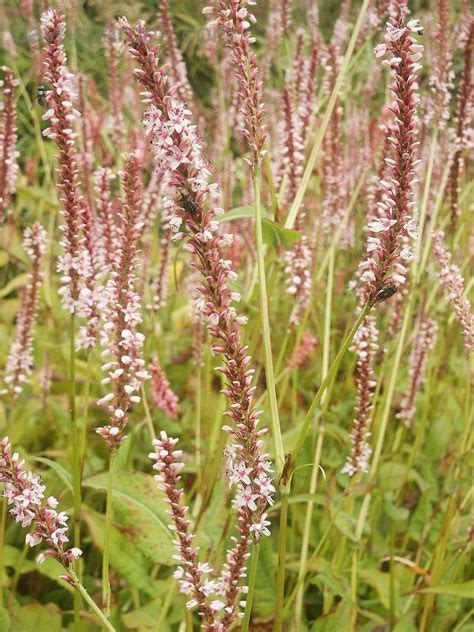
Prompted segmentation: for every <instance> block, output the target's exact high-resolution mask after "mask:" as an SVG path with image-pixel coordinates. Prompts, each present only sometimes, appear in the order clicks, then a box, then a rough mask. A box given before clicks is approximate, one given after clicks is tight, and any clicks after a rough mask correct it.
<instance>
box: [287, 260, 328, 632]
mask: <svg viewBox="0 0 474 632" xmlns="http://www.w3.org/2000/svg"><path fill="white" fill-rule="evenodd" d="M334 263H335V252H334V249H333V248H331V250H330V257H329V269H328V283H327V288H326V306H325V316H324V343H323V362H322V371H321V374H322V377H323V378H324V377H325V376H326V375H327V374H328V371H329V354H330V346H331V311H332V291H333V279H334ZM327 392H328V391H325V393H326V395H325V399H327ZM323 441H324V425H323V424H321V425H320V427H319V428H318V436H317V440H316V450H315V455H314V463H313V466H312V469H311V480H310V487H309V493H310V494H311V495H313V494H315V493H316V488H317V485H318V478H319V467H320V463H321V454H322V450H323ZM313 509H314V502H313V501H312V500H309V501H308V504H307V505H306V515H305V522H304V528H303V537H302V541H301V554H300V565H299V569H298V579H299V580H302V579H303V578H304V573H305V568H306V562H307V560H308V548H309V536H310V531H311V522H312V519H313ZM303 598H304V584H303V583H301V585H300V587H299V589H298V593H297V596H296V604H295V616H294V622H293V624H294V626H295V630H299V629H300V622H301V613H302V610H303Z"/></svg>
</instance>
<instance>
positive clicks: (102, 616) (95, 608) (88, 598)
mask: <svg viewBox="0 0 474 632" xmlns="http://www.w3.org/2000/svg"><path fill="white" fill-rule="evenodd" d="M68 572H69V575H71V577H72V579H73V581H74V587H75V588H76V590H78V591H79V593H80V594H81V596H82V598H83V599H84V601H85V602H86V603H87V604H88V606H90V609H91V610H92V611H93V612H94V613H95V614H96V615H97V618H98V619H99V621H100V622H101V623H102V625H103V626H104V628H105V629H106V630H109V632H116V630H115V628H114V626H113V625H112V624H111V623H110V621H109V620H108V618H107V617H106V616H105V614H104V613H103V612H102V610H101V609H100V608H99V606H98V605H97V604H96V603H95V601H94V600H93V599H92V597H91V596H90V595H89V593H88V592H87V590H86V589H85V588H84V586H83V584H82V582H81V580H80V579H79V577H78V576H77V575H76V573H75V572H74V571H73V570H72V569H68Z"/></svg>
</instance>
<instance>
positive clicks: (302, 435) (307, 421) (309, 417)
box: [291, 304, 372, 464]
mask: <svg viewBox="0 0 474 632" xmlns="http://www.w3.org/2000/svg"><path fill="white" fill-rule="evenodd" d="M371 309H372V305H369V304H367V305H365V307H364V308H363V310H362V311H361V313H360V315H359V317H358V318H357V320H356V321H355V323H354V325H353V327H352V329H351V330H350V332H349V333H348V334H347V336H346V338H345V340H344V342H343V343H342V346H341V348H340V349H339V351H338V354H337V356H336V357H335V358H334V361H333V363H332V364H331V366H330V368H329V371H328V373H327V375H326V377H325V378H324V379H323V381H322V382H321V385H320V387H319V389H318V391H317V393H316V395H315V396H314V398H313V401H312V402H311V406H310V407H309V409H308V412H307V413H306V416H305V418H304V420H303V425H302V427H301V430H300V432H299V434H298V436H297V438H296V442H295V445H294V447H293V450H292V453H291V461H292V463H293V464H294V463H295V461H296V458H297V456H298V454H299V452H300V450H301V448H302V447H303V445H304V442H305V440H306V435H307V433H308V430H309V428H310V425H311V423H312V421H313V417H314V414H315V412H316V410H317V409H318V406H319V404H320V403H321V399H322V397H323V394H324V391H325V390H326V388H327V386H328V384H329V383H330V382H331V380H332V379H333V377H334V375H335V374H336V373H337V370H338V369H339V365H340V363H341V360H342V358H343V357H344V355H345V353H346V351H347V350H348V349H349V347H350V346H351V343H352V339H353V338H354V336H355V334H356V333H357V330H358V329H359V327H360V325H361V324H362V321H363V320H364V318H365V317H366V316H367V314H368V313H369V311H370V310H371Z"/></svg>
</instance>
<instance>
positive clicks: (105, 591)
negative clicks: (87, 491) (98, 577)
mask: <svg viewBox="0 0 474 632" xmlns="http://www.w3.org/2000/svg"><path fill="white" fill-rule="evenodd" d="M116 456H117V452H116V450H112V451H111V452H110V460H109V475H108V478H107V504H106V508H105V529H104V552H103V558H102V603H103V607H104V612H105V614H106V616H109V615H110V577H109V555H110V548H109V543H110V529H111V526H112V485H113V478H114V471H115V459H116Z"/></svg>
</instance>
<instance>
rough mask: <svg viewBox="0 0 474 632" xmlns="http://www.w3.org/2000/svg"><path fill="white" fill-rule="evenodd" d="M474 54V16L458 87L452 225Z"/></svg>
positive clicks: (450, 191) (450, 184) (451, 178)
mask: <svg viewBox="0 0 474 632" xmlns="http://www.w3.org/2000/svg"><path fill="white" fill-rule="evenodd" d="M473 55H474V18H471V23H470V27H469V30H468V35H467V40H466V45H465V48H464V66H463V71H462V76H461V82H460V84H459V89H458V100H457V108H456V131H455V133H456V136H455V139H454V155H453V159H452V163H451V167H450V171H449V177H448V186H447V190H448V196H449V207H450V212H451V225H452V226H455V225H456V221H457V218H458V216H459V213H460V209H459V193H460V181H461V176H462V172H463V167H464V160H463V153H464V151H465V149H466V146H467V139H468V138H469V121H470V114H469V113H470V110H472V108H473V105H472V101H473V86H474V83H473V80H472V58H473Z"/></svg>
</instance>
